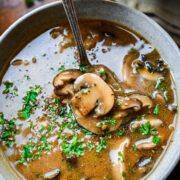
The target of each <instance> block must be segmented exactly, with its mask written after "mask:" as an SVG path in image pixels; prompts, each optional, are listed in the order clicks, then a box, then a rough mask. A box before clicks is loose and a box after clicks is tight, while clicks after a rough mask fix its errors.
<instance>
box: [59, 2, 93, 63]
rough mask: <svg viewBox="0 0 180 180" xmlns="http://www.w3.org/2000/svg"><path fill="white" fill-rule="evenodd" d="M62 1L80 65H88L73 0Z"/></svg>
mask: <svg viewBox="0 0 180 180" xmlns="http://www.w3.org/2000/svg"><path fill="white" fill-rule="evenodd" d="M62 2H63V6H64V9H65V12H66V15H67V17H68V20H69V23H70V26H71V29H72V32H73V34H74V39H75V42H76V45H77V50H78V53H79V57H80V62H81V64H82V65H90V63H89V61H88V58H87V54H86V50H85V48H84V45H83V40H82V36H81V32H80V28H79V24H78V20H77V15H76V11H75V7H74V3H73V0H62Z"/></svg>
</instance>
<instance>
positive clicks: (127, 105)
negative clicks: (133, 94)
mask: <svg viewBox="0 0 180 180" xmlns="http://www.w3.org/2000/svg"><path fill="white" fill-rule="evenodd" d="M117 104H119V107H120V109H121V110H126V109H131V108H132V109H133V110H134V111H139V110H140V109H141V106H142V103H141V102H140V101H139V100H138V99H135V98H129V97H122V96H119V97H118V98H117Z"/></svg>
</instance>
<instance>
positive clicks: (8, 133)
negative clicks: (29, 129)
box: [0, 113, 17, 145]
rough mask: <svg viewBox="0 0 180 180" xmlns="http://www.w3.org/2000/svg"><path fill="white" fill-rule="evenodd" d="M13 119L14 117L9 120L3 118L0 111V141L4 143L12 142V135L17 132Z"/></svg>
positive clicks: (11, 143) (9, 143) (10, 143)
mask: <svg viewBox="0 0 180 180" xmlns="http://www.w3.org/2000/svg"><path fill="white" fill-rule="evenodd" d="M15 121H16V119H12V120H10V121H9V120H7V119H5V118H4V115H3V113H0V128H1V132H0V141H3V142H5V144H8V145H13V144H14V135H15V134H16V133H17V129H16V125H15Z"/></svg>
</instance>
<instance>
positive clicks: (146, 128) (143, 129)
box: [138, 121, 150, 135]
mask: <svg viewBox="0 0 180 180" xmlns="http://www.w3.org/2000/svg"><path fill="white" fill-rule="evenodd" d="M149 128H150V121H148V122H147V123H145V124H143V125H141V127H140V128H139V129H138V131H139V132H141V133H142V134H143V135H147V134H148V133H149Z"/></svg>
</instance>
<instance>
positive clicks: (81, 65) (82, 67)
mask: <svg viewBox="0 0 180 180" xmlns="http://www.w3.org/2000/svg"><path fill="white" fill-rule="evenodd" d="M79 69H80V71H82V72H83V71H86V69H87V67H86V66H85V65H83V64H80V65H79Z"/></svg>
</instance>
